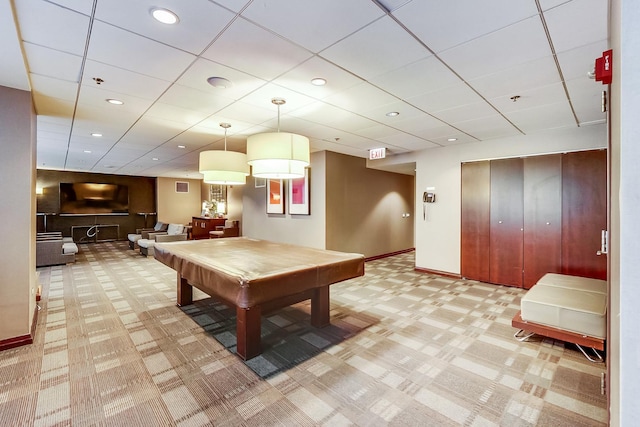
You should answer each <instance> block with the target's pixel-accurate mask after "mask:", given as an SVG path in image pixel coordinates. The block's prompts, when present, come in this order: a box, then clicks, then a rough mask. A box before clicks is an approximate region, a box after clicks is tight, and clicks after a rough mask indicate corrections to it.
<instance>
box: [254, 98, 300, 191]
mask: <svg viewBox="0 0 640 427" xmlns="http://www.w3.org/2000/svg"><path fill="white" fill-rule="evenodd" d="M271 102H272V103H273V104H275V105H277V106H278V132H267V133H259V134H256V135H251V136H250V137H249V138H247V160H248V163H249V164H250V165H251V168H252V175H253V176H254V177H256V178H270V179H292V178H303V177H304V169H305V168H306V167H307V166H309V138H307V137H305V136H302V135H297V134H295V133H288V132H280V106H281V105H283V104H284V103H285V102H286V101H285V100H284V99H282V98H273V99H272V100H271Z"/></svg>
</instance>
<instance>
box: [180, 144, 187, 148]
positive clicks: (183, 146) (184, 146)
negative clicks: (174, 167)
mask: <svg viewBox="0 0 640 427" xmlns="http://www.w3.org/2000/svg"><path fill="white" fill-rule="evenodd" d="M178 148H187V146H186V145H178Z"/></svg>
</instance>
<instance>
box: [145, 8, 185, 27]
mask: <svg viewBox="0 0 640 427" xmlns="http://www.w3.org/2000/svg"><path fill="white" fill-rule="evenodd" d="M151 16H153V17H154V19H155V20H156V21H158V22H162V23H163V24H169V25H171V24H175V23H176V22H178V21H179V19H178V15H176V14H175V13H173V12H171V11H170V10H169V9H163V8H161V7H156V8H153V9H151Z"/></svg>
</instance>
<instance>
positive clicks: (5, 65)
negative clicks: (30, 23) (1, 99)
mask: <svg viewBox="0 0 640 427" xmlns="http://www.w3.org/2000/svg"><path fill="white" fill-rule="evenodd" d="M13 3H14V2H7V1H5V2H0V40H2V43H0V58H2V63H1V64H2V65H0V86H5V87H10V88H14V89H19V90H24V91H29V90H31V86H30V83H29V78H28V74H27V72H28V71H27V69H26V65H27V64H26V63H25V59H24V58H23V52H24V49H23V47H22V42H21V40H20V38H19V37H20V35H19V32H18V30H17V28H16V21H15V17H14V13H13Z"/></svg>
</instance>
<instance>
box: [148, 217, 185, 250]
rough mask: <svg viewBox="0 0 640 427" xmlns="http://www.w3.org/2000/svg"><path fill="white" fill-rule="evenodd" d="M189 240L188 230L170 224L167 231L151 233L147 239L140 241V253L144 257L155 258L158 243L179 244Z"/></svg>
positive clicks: (182, 226) (180, 225)
mask: <svg viewBox="0 0 640 427" xmlns="http://www.w3.org/2000/svg"><path fill="white" fill-rule="evenodd" d="M181 240H187V228H186V227H185V226H184V225H182V224H169V226H168V227H167V231H161V232H157V233H149V236H148V238H147V239H139V240H138V242H137V243H138V246H139V247H140V253H141V254H142V255H144V256H153V254H154V249H153V247H154V245H155V244H156V242H177V241H181Z"/></svg>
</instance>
